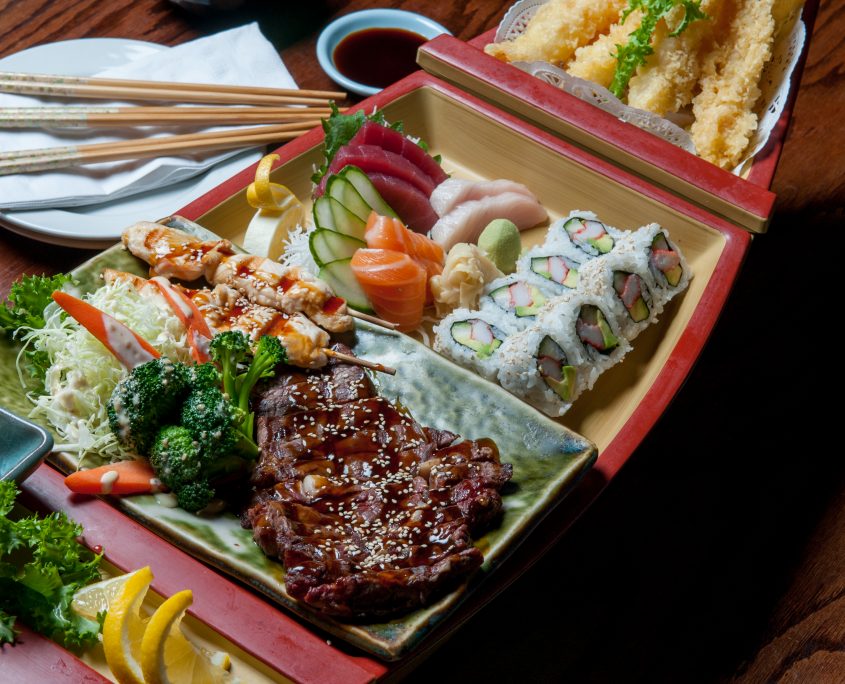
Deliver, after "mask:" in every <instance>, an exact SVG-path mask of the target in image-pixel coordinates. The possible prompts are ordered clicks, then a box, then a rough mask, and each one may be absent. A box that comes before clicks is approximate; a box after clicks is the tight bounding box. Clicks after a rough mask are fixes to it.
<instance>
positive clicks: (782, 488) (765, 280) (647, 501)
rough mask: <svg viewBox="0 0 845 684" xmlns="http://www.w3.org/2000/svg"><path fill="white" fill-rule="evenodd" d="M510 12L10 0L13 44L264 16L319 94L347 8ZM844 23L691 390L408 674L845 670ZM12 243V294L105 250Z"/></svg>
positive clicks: (484, 22) (4, 269) (444, 14)
mask: <svg viewBox="0 0 845 684" xmlns="http://www.w3.org/2000/svg"><path fill="white" fill-rule="evenodd" d="M508 4H509V3H508V2H499V1H496V0H471V1H470V2H466V3H445V2H433V1H432V0H394V1H393V2H364V1H359V2H350V3H343V2H331V1H330V2H320V1H318V2H308V3H287V2H278V3H267V2H263V1H261V0H254V1H252V2H247V4H246V5H245V6H244V7H242V8H241V9H239V10H238V11H237V12H235V13H231V14H219V15H214V16H210V17H198V16H196V15H193V14H190V13H187V12H185V11H183V10H181V9H180V8H178V7H176V6H174V5H172V4H170V3H168V2H166V1H165V0H135V1H134V2H128V1H126V0H113V1H112V2H108V3H106V2H102V1H101V0H77V1H76V2H73V3H68V2H62V1H59V0H53V1H50V0H0V56H4V55H7V54H11V53H13V52H17V51H18V50H22V49H24V48H27V47H30V46H33V45H38V44H41V43H45V42H50V41H56V40H65V39H69V38H81V37H93V36H111V37H125V38H135V39H141V40H149V41H154V42H159V43H163V44H167V45H174V44H178V43H180V42H184V41H186V40H190V39H192V38H195V37H198V36H201V35H206V34H209V33H212V32H214V31H217V30H220V29H223V28H227V27H230V26H234V25H238V24H241V23H244V22H245V21H248V20H252V19H255V20H258V21H259V22H260V24H261V27H262V29H263V30H264V32H265V34H266V35H267V37H268V38H269V39H270V40H271V41H272V42H273V43H274V44H275V45H276V46H277V47H278V48H279V49H280V51H281V54H282V56H283V58H284V60H285V62H286V64H287V66H288V68H289V69H290V71H291V72H292V74H293V75H294V77H295V79H296V80H297V81H298V82H299V84H300V85H301V86H302V87H310V88H323V87H330V86H331V82H330V81H329V80H328V78H327V77H326V76H325V75H324V74H323V73H322V71H321V70H320V69H319V66H318V65H317V62H316V57H315V55H314V43H315V37H316V33H317V32H318V31H319V28H320V27H321V26H323V25H324V24H325V23H326V22H327V21H328V20H330V19H331V18H332V17H333V16H334V15H337V14H340V13H345V12H347V11H352V10H354V9H360V8H364V7H374V6H390V7H397V8H404V9H410V10H414V11H420V12H423V13H424V14H427V15H429V16H431V17H432V18H434V19H436V20H438V21H440V22H441V23H443V24H444V25H445V26H446V27H447V28H449V29H450V30H451V31H452V32H453V33H454V34H455V35H456V36H458V37H460V38H464V39H468V38H471V37H474V36H475V35H477V34H478V33H481V32H482V31H484V30H486V29H488V28H491V27H493V26H495V25H496V23H497V22H498V21H499V19H500V18H501V16H502V14H503V13H504V11H505V10H506V9H507V6H508ZM843 35H845V5H843V3H840V2H826V3H822V6H821V9H820V13H819V17H818V19H817V21H816V29H815V33H814V36H813V39H812V45H811V49H810V54H809V59H808V62H807V67H806V69H805V73H804V77H803V81H802V84H801V89H800V93H799V97H798V101H797V105H796V109H795V116H794V121H793V123H792V127H791V130H790V133H789V138H788V140H787V143H786V146H785V149H784V153H783V157H782V159H781V163H780V166H779V168H778V172H777V175H776V177H775V181H774V186H773V189H774V190H775V192H777V193H778V195H779V204H778V211H777V214H776V216H775V219H774V221H773V223H772V226H771V229H770V231H769V233H768V234H767V235H764V236H762V237H760V238H758V239H755V241H754V244H753V245H752V248H751V252H750V254H749V257H748V260H747V263H746V265H745V267H744V269H743V272H742V274H741V276H740V278H739V280H738V282H737V284H736V287H735V290H734V293H733V295H732V297H731V299H730V301H729V302H728V305H727V307H726V309H725V312H724V314H723V316H722V319H721V321H720V323H719V325H718V326H717V328H716V330H715V331H714V333H713V336H712V338H711V341H710V343H709V344H708V346H707V347H706V349H705V350H704V353H703V355H702V357H701V360H700V362H699V363H698V365H697V367H696V368H695V369H694V371H693V373H692V375H691V376H690V378H689V380H688V382H687V384H686V386H685V387H684V388H683V390H682V391H681V393H680V394H679V396H678V398H677V400H676V401H675V402H674V404H673V405H672V406H671V407H670V409H669V411H668V412H667V413H666V414H665V416H664V417H663V419H662V420H661V421H660V423H659V424H658V425H657V426H656V428H655V429H654V430H653V432H652V433H651V434H650V436H649V437H648V438H647V439H646V441H645V442H644V443H643V444H642V446H641V447H640V448H639V449H638V451H637V453H636V454H634V456H633V457H632V459H631V461H630V463H629V464H628V465H627V466H626V468H625V469H624V470H623V471H622V472H621V474H620V475H619V476H618V477H617V478H616V479H615V480H614V481H613V482H612V483H611V485H610V486H609V487H608V489H607V491H606V492H605V493H604V494H603V495H602V497H601V498H600V499H599V501H598V502H597V503H596V504H595V505H594V506H592V508H591V509H590V510H589V511H588V512H587V513H586V514H585V515H584V516H583V517H582V519H581V520H579V521H578V522H577V523H576V524H575V526H574V527H573V528H572V529H571V530H570V532H569V533H568V534H567V536H566V537H565V538H564V539H563V541H562V542H561V543H559V544H557V545H556V546H555V547H554V548H553V549H552V551H551V552H550V553H549V554H548V555H547V556H546V557H545V558H543V559H542V560H541V561H540V562H539V563H537V565H535V566H534V568H532V569H531V570H530V571H529V572H528V573H526V574H525V575H524V576H523V577H522V578H520V579H519V580H518V581H517V582H516V583H515V584H514V585H512V586H511V587H510V588H508V590H507V591H506V592H504V594H502V595H501V596H500V597H499V598H497V599H496V600H495V601H493V602H492V603H490V604H489V605H488V606H486V607H485V608H484V609H483V610H482V611H481V612H480V613H479V614H478V615H476V616H475V617H474V618H473V619H471V620H470V621H469V622H468V623H467V624H466V625H465V626H464V627H463V628H462V629H461V630H460V631H459V632H458V633H457V634H456V635H455V636H454V637H453V638H452V639H451V640H450V641H448V642H447V643H446V644H445V645H444V646H443V647H442V648H441V649H440V650H439V651H438V652H437V653H435V654H434V655H433V656H432V657H431V658H429V659H428V660H427V661H426V662H424V663H422V664H421V665H420V666H419V667H418V668H417V669H416V671H415V672H414V673H413V674H412V675H410V677H409V681H414V682H416V681H419V682H426V681H432V680H435V679H437V680H439V681H458V680H462V681H482V679H485V680H491V681H563V680H567V681H614V682H615V681H648V682H654V681H713V680H722V681H724V680H733V679H735V680H737V681H740V682H760V681H787V682H836V681H845V655H843V653H845V560H843V559H845V478H843V475H845V465H843V463H842V458H841V452H842V448H841V446H839V443H838V442H837V441H836V440H835V434H834V432H835V430H834V426H835V425H836V420H837V416H834V411H836V410H837V409H839V407H840V406H841V400H837V399H834V400H833V401H834V402H835V403H834V405H830V404H829V403H827V402H826V401H825V400H824V399H822V396H821V394H820V393H819V392H820V390H826V389H828V388H829V389H830V391H831V394H830V395H829V396H832V397H837V396H838V391H839V383H838V377H837V376H838V375H839V373H835V372H834V371H835V369H838V368H839V367H840V364H839V363H837V362H835V361H834V359H836V358H837V356H836V354H837V352H838V350H839V348H840V347H841V344H840V343H839V341H838V339H836V336H835V335H834V334H833V333H832V331H830V330H828V329H827V328H828V327H829V326H830V321H831V320H832V319H834V317H835V313H834V312H835V311H837V310H839V309H840V308H841V306H842V305H841V301H840V300H841V297H840V296H839V294H838V293H839V290H836V291H835V292H836V293H837V294H835V295H834V296H833V297H830V295H829V294H828V290H832V285H833V274H834V273H835V272H836V271H837V270H839V268H838V266H837V264H836V262H833V263H830V264H829V263H827V262H828V261H829V259H827V258H825V256H824V255H825V254H826V253H827V252H830V251H832V250H833V249H838V248H837V247H835V246H834V245H837V244H838V242H839V240H841V225H842V222H843V219H845V216H844V214H845V154H843V149H845V126H843V125H842V112H843V111H845V84H843V79H845V76H843V74H845V49H843V37H842V36H843ZM820 254H821V255H822V256H821V258H819V255H820ZM0 255H2V259H0V292H5V291H6V290H7V289H8V286H9V284H10V282H11V281H12V280H13V279H14V278H15V277H17V276H18V275H19V274H20V273H22V272H41V271H45V270H46V271H56V270H68V269H70V268H72V267H73V266H74V265H76V264H77V263H79V262H81V261H82V260H84V259H85V258H87V257H88V256H89V253H87V252H84V251H80V250H73V249H66V248H60V247H45V246H44V245H42V244H40V243H37V242H33V241H31V240H28V239H26V238H22V237H18V236H16V235H13V234H11V233H9V232H7V231H0ZM817 264H818V265H817ZM822 297H824V298H825V300H826V302H827V303H826V304H825V306H824V307H823V306H822V305H821V304H820V303H816V302H819V301H820V299H821V298H822ZM825 378H827V379H828V381H827V382H824V381H823V379H825ZM820 379H821V380H822V381H820ZM2 657H5V654H0V658H2ZM444 671H448V672H450V673H451V674H449V675H448V676H444V675H443V672H444Z"/></svg>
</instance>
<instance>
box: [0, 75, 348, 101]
mask: <svg viewBox="0 0 845 684" xmlns="http://www.w3.org/2000/svg"><path fill="white" fill-rule="evenodd" d="M13 76H15V77H14V78H3V77H2V75H0V92H4V93H16V94H18V95H34V96H36V97H72V98H82V99H95V100H155V101H157V102H196V103H204V104H233V105H275V106H279V105H287V104H303V105H315V104H318V105H321V106H323V107H326V106H328V103H329V100H330V99H331V98H342V97H345V96H346V94H345V93H330V94H329V95H313V94H305V93H314V92H320V91H302V90H274V89H272V88H248V87H245V88H244V90H243V91H235V92H233V91H232V90H231V86H230V87H229V89H225V88H224V87H223V86H212V85H209V86H205V89H194V90H192V89H190V88H185V87H183V86H184V85H185V84H182V83H158V82H155V81H121V80H117V79H114V80H105V79H104V81H105V82H103V81H98V80H97V79H81V80H79V81H74V80H68V79H66V78H65V77H63V76H41V75H36V74H13ZM19 76H26V77H27V78H17V77H19ZM188 85H192V84H188ZM194 85H196V86H198V87H199V86H200V84H194ZM327 92H328V91H327Z"/></svg>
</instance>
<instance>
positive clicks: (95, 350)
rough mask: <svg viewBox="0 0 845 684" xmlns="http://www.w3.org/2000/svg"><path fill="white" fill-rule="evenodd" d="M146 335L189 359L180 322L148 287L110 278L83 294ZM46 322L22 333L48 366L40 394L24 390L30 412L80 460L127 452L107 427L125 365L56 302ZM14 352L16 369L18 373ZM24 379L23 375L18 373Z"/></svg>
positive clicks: (178, 358)
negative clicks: (111, 402) (45, 356)
mask: <svg viewBox="0 0 845 684" xmlns="http://www.w3.org/2000/svg"><path fill="white" fill-rule="evenodd" d="M83 298H84V299H85V300H86V301H88V302H89V303H90V304H92V305H93V306H95V307H97V308H98V309H100V310H101V311H104V312H106V313H108V314H111V315H112V316H114V317H115V318H116V319H117V320H118V321H120V322H121V323H124V324H125V325H126V326H128V327H129V328H130V329H132V330H133V331H134V332H136V333H138V334H139V335H140V336H141V337H143V338H144V339H145V340H147V341H148V342H149V343H150V344H152V346H153V347H155V348H156V349H157V350H158V351H159V352H161V354H162V355H163V356H166V357H168V358H170V359H172V360H174V361H183V362H186V363H189V362H190V352H189V349H188V345H187V340H186V334H185V328H184V326H183V325H182V323H181V322H180V321H179V319H178V318H177V317H176V316H175V315H174V314H173V313H172V311H171V310H170V307H169V306H168V304H167V302H166V301H165V300H164V298H163V297H161V296H160V295H158V294H156V293H155V292H154V291H152V290H149V289H148V290H147V291H145V292H144V293H143V294H141V293H139V292H138V291H137V290H136V289H135V288H134V287H133V286H132V285H131V284H130V283H129V282H128V281H127V280H115V281H114V282H112V283H109V284H106V285H103V287H101V288H99V289H98V290H96V291H94V292H92V293H90V294H87V295H85V296H84V297H83ZM44 316H45V320H46V323H45V325H44V327H43V328H41V329H30V330H28V331H27V332H26V333H25V334H24V336H23V341H24V350H25V349H27V348H30V346H31V348H33V349H35V350H38V351H44V352H46V353H47V354H48V356H49V358H50V367H49V369H48V370H47V375H46V377H45V379H44V391H45V393H44V394H40V395H35V394H32V393H30V394H29V395H28V396H29V398H30V400H31V401H32V402H33V403H34V404H35V408H34V409H33V410H32V412H31V413H30V416H31V417H33V418H42V419H45V420H47V422H49V423H50V425H52V426H53V427H54V428H55V429H56V432H57V433H58V434H59V436H60V437H61V439H62V442H61V443H58V444H56V445H55V447H54V448H55V449H56V450H57V451H68V452H73V453H75V454H76V455H77V457H78V458H79V461H80V462H81V461H82V460H83V459H84V458H85V457H86V456H88V455H90V454H99V456H100V457H101V458H103V459H104V460H106V461H113V460H118V459H124V458H127V457H129V455H130V454H129V453H128V452H126V451H125V450H124V449H122V448H121V447H120V445H119V444H118V443H117V439H116V438H115V436H114V435H113V434H112V432H111V430H110V429H109V419H108V414H107V412H106V407H107V405H108V401H109V397H110V396H111V393H112V391H113V390H114V388H115V386H116V385H117V383H118V381H119V380H120V378H121V377H123V376H124V375H125V374H126V373H127V371H126V369H125V368H124V367H123V366H122V365H121V364H120V363H119V362H118V361H117V359H115V358H114V356H112V354H111V352H110V351H109V350H108V349H106V348H105V347H104V346H103V345H102V344H101V343H100V342H99V341H98V340H97V339H96V338H95V337H94V336H93V335H92V334H91V333H89V332H88V331H87V330H85V328H83V327H82V326H81V325H79V323H77V322H76V321H75V320H74V319H73V318H71V317H70V316H64V315H63V312H62V310H61V309H60V308H59V307H58V306H57V305H56V304H50V305H48V306H47V308H46V309H45V311H44ZM22 355H23V350H22V352H21V355H19V356H18V372H19V374H20V375H21V377H22V373H21V369H20V362H21V359H22ZM22 382H23V377H22Z"/></svg>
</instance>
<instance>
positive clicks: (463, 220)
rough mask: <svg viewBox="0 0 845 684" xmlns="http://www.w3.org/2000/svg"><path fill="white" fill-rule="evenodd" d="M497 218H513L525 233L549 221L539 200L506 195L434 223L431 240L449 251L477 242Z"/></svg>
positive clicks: (470, 205)
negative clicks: (464, 243) (454, 247)
mask: <svg viewBox="0 0 845 684" xmlns="http://www.w3.org/2000/svg"><path fill="white" fill-rule="evenodd" d="M385 199H386V198H385ZM497 218H505V219H509V220H511V221H513V222H514V223H515V224H516V227H517V228H519V229H520V230H525V229H526V228H531V227H533V226H536V225H537V224H538V223H542V222H543V221H545V220H546V219H547V218H548V214H547V213H546V210H545V209H543V207H542V206H541V205H540V203H539V202H538V201H537V200H536V199H532V198H530V197H526V196H525V195H522V194H519V193H516V192H504V193H502V194H501V195H496V196H495V197H484V198H482V199H478V200H470V201H469V202H464V203H463V204H459V205H458V206H457V207H456V208H454V209H453V210H452V211H450V212H449V213H448V214H446V216H444V217H443V218H441V219H440V220H439V221H437V223H435V224H434V226H433V227H432V229H431V239H432V240H434V241H435V242H436V243H437V244H439V245H440V246H441V247H442V248H443V249H444V250H446V251H447V252H448V251H449V250H450V249H452V246H453V245H456V244H457V243H459V242H477V241H478V236H479V235H481V231H483V230H484V228H485V227H486V226H487V224H488V223H490V221H492V220H493V219H497Z"/></svg>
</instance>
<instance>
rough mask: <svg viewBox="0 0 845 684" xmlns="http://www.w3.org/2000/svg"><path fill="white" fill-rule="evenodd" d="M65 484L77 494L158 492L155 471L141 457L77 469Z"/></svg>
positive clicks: (160, 485) (159, 484)
mask: <svg viewBox="0 0 845 684" xmlns="http://www.w3.org/2000/svg"><path fill="white" fill-rule="evenodd" d="M65 484H66V485H67V488H68V489H70V491H72V492H76V493H77V494H116V495H124V494H151V493H154V492H159V491H161V490H162V484H161V482H160V481H159V479H158V478H157V477H156V474H155V471H154V470H153V468H152V466H151V465H150V463H149V461H147V460H146V459H143V458H140V459H136V460H132V461H118V462H117V463H109V464H108V465H104V466H100V467H99V468H91V469H90V470H78V471H76V472H75V473H72V474H70V475H68V476H67V477H66V478H65Z"/></svg>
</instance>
